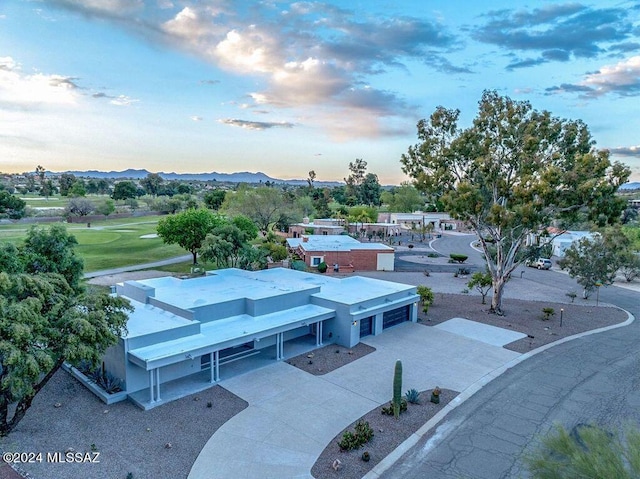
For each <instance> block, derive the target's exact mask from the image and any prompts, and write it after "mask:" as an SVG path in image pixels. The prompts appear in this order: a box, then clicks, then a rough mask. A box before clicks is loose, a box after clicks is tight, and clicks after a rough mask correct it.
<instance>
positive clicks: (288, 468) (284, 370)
mask: <svg viewBox="0 0 640 479" xmlns="http://www.w3.org/2000/svg"><path fill="white" fill-rule="evenodd" d="M363 342H365V343H367V344H369V345H371V346H373V347H374V348H376V351H375V352H373V353H371V354H369V355H367V356H365V357H363V358H361V359H359V360H357V361H355V362H353V363H351V364H348V365H346V366H343V367H342V368H340V369H337V370H335V371H333V372H331V373H328V374H326V375H324V376H313V375H311V374H308V373H305V372H303V371H301V370H299V369H297V368H295V367H293V366H291V365H289V364H287V363H284V362H280V363H275V364H272V365H269V366H267V367H264V368H261V369H257V370H254V371H250V372H248V373H246V374H243V375H241V376H236V377H233V378H231V379H229V380H226V381H222V382H221V383H220V384H221V385H222V386H223V387H225V388H226V389H228V390H229V391H231V392H233V393H234V394H236V395H238V396H240V397H241V398H243V399H245V400H246V401H247V402H248V403H249V407H247V408H246V409H245V410H243V411H242V412H241V413H239V414H238V415H236V416H235V417H233V418H232V419H231V420H230V421H228V422H227V423H226V424H224V426H222V427H221V428H220V429H219V430H218V431H217V432H216V433H215V434H214V435H213V436H212V437H211V439H210V440H209V441H208V442H207V444H206V445H205V447H204V448H203V449H202V451H201V453H200V455H199V456H198V458H197V459H196V462H195V463H194V465H193V467H192V469H191V472H190V474H189V479H213V478H216V479H223V478H224V479H226V478H252V479H253V478H256V477H260V478H263V479H269V478H273V479H284V478H305V479H306V478H311V477H312V476H311V472H310V471H311V467H312V466H313V464H314V463H315V461H316V459H317V458H318V457H319V455H320V454H321V453H322V451H323V450H324V448H325V447H326V445H327V444H328V443H329V442H330V441H331V440H332V439H333V438H334V437H335V435H336V434H338V433H339V432H340V431H341V430H342V429H344V428H345V427H347V426H348V425H349V424H351V423H352V422H354V421H355V420H357V419H358V418H359V417H361V416H362V415H364V414H365V413H367V412H368V411H370V410H371V409H373V408H375V407H377V406H380V405H381V404H384V403H386V402H387V401H389V399H390V398H391V396H392V378H393V368H394V364H395V361H396V359H401V360H402V362H403V371H404V377H403V388H405V389H410V388H416V389H418V390H425V389H430V388H433V387H434V386H440V387H443V388H448V389H453V390H457V391H463V390H464V389H466V388H468V387H469V386H471V385H473V384H474V383H477V382H479V381H480V382H481V381H482V379H483V378H484V377H485V376H487V375H488V374H490V373H491V372H492V371H494V370H496V369H498V368H500V367H502V366H504V365H505V364H507V363H509V362H510V361H512V360H514V359H516V358H517V357H519V354H518V353H515V352H513V351H509V350H506V349H503V348H501V347H499V346H495V345H491V344H488V343H485V342H482V341H477V340H474V339H469V338H466V337H464V336H461V335H458V334H454V333H451V332H449V331H445V330H442V329H438V328H427V327H424V326H422V325H419V324H415V323H403V324H401V325H398V326H396V327H394V328H392V329H390V330H387V331H385V332H384V334H382V335H380V336H374V337H369V338H367V339H366V340H365V341H363Z"/></svg>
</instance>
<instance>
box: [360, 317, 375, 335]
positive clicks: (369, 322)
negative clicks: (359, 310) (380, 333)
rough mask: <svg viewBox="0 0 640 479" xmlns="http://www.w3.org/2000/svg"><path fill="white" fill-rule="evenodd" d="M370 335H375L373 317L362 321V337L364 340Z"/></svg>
mask: <svg viewBox="0 0 640 479" xmlns="http://www.w3.org/2000/svg"><path fill="white" fill-rule="evenodd" d="M370 334H373V316H369V317H368V318H363V319H361V320H360V337H361V338H363V337H365V336H369V335H370Z"/></svg>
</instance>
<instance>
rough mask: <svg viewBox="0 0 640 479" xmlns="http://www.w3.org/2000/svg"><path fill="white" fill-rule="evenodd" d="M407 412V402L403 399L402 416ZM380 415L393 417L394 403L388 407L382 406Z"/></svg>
mask: <svg viewBox="0 0 640 479" xmlns="http://www.w3.org/2000/svg"><path fill="white" fill-rule="evenodd" d="M406 410H407V400H406V399H405V398H402V399H401V400H400V414H402V413H403V412H405V411H406ZM380 413H382V414H384V415H385V416H393V401H390V402H389V404H388V405H386V406H382V408H380Z"/></svg>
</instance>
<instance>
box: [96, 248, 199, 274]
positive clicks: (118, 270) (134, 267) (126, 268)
mask: <svg viewBox="0 0 640 479" xmlns="http://www.w3.org/2000/svg"><path fill="white" fill-rule="evenodd" d="M192 259H193V256H191V255H190V254H187V255H184V256H177V257H175V258H169V259H165V260H162V261H154V262H152V263H144V264H134V265H129V266H124V267H122V268H112V269H103V270H100V271H91V272H89V273H85V274H84V277H85V278H86V279H90V278H97V277H98V276H108V275H111V274H120V273H126V272H128V271H140V270H142V269H150V268H157V267H158V266H167V265H169V264H176V263H184V262H185V261H191V260H192Z"/></svg>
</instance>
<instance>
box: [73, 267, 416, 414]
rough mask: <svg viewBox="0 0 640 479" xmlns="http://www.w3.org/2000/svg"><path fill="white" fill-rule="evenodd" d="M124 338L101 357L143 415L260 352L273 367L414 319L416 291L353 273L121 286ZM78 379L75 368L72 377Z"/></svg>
mask: <svg viewBox="0 0 640 479" xmlns="http://www.w3.org/2000/svg"><path fill="white" fill-rule="evenodd" d="M116 294H118V295H119V296H124V297H126V298H128V299H129V300H130V301H131V304H132V305H133V307H134V308H135V309H134V311H133V312H132V313H131V314H130V316H129V321H128V323H127V329H128V331H127V333H126V334H125V335H124V336H122V337H121V338H120V340H119V342H118V344H117V345H115V346H113V347H111V348H110V349H109V350H108V351H107V353H106V354H105V356H104V364H103V370H106V371H107V372H109V373H110V374H111V375H113V376H115V377H117V378H119V379H120V380H121V381H122V384H123V389H124V391H123V392H122V393H120V395H119V399H125V398H126V397H129V398H130V399H132V400H133V401H134V402H135V403H136V404H138V405H139V406H140V407H142V408H144V409H149V408H152V407H155V406H157V405H159V404H163V403H166V402H168V401H171V400H173V399H177V398H179V397H183V396H186V395H188V394H192V393H194V392H197V391H200V390H203V389H206V388H208V387H210V386H211V385H212V384H215V383H216V382H218V381H219V380H220V379H221V378H224V377H225V373H226V372H227V371H228V370H227V369H226V368H227V365H229V364H230V363H231V362H233V361H238V362H239V361H242V360H243V359H245V360H247V359H246V358H247V357H248V356H253V355H257V354H263V355H264V356H265V357H266V356H268V357H269V359H271V358H272V359H273V360H276V361H279V360H282V359H284V358H286V357H287V350H288V348H289V346H290V345H293V344H294V343H295V344H296V345H297V346H298V349H297V351H298V352H299V351H300V348H299V346H300V344H301V343H302V344H303V345H304V346H305V350H307V351H308V350H310V349H313V348H316V347H320V346H321V345H323V344H330V343H336V344H339V345H343V346H346V347H353V346H355V345H356V344H357V343H358V342H359V341H360V338H362V337H363V336H366V335H369V334H374V335H377V334H380V333H382V332H383V331H384V330H385V329H386V328H388V327H391V326H393V325H396V324H399V323H401V322H404V321H414V322H415V321H416V320H417V309H416V308H417V302H418V299H419V297H418V296H417V294H416V287H415V286H410V285H405V284H400V283H394V282H389V281H381V280H376V279H371V278H363V277H359V276H351V277H348V278H334V277H327V276H324V275H319V274H311V273H305V272H300V271H295V270H291V269H284V268H276V269H271V270H262V271H253V272H252V271H244V270H239V269H224V270H217V271H211V272H209V273H207V275H206V276H201V277H196V278H189V279H179V278H175V277H163V278H156V279H147V280H140V281H126V282H124V283H121V284H118V285H117V286H116ZM76 372H77V371H76Z"/></svg>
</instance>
